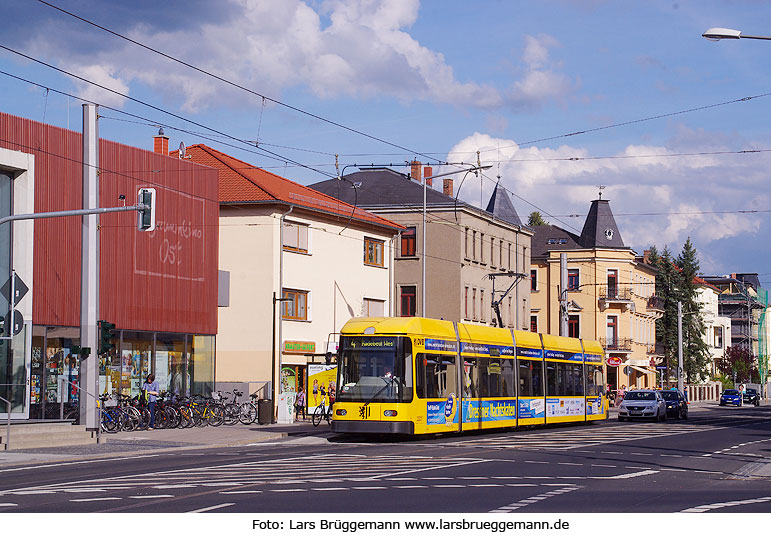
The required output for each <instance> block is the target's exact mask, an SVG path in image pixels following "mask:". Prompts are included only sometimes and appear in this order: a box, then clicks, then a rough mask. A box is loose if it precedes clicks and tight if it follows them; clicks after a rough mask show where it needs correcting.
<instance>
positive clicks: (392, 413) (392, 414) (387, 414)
mask: <svg viewBox="0 0 771 538" xmlns="http://www.w3.org/2000/svg"><path fill="white" fill-rule="evenodd" d="M383 416H384V417H395V416H396V411H394V410H393V409H388V410H386V411H383Z"/></svg>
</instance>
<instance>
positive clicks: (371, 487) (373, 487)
mask: <svg viewBox="0 0 771 538" xmlns="http://www.w3.org/2000/svg"><path fill="white" fill-rule="evenodd" d="M437 487H441V486H437ZM353 489H388V488H386V487H385V486H354V487H353Z"/></svg>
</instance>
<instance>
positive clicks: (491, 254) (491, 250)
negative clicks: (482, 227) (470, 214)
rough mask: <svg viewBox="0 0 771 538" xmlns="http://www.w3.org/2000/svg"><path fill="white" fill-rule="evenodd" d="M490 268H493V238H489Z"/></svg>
mask: <svg viewBox="0 0 771 538" xmlns="http://www.w3.org/2000/svg"><path fill="white" fill-rule="evenodd" d="M490 267H495V238H493V237H491V238H490Z"/></svg>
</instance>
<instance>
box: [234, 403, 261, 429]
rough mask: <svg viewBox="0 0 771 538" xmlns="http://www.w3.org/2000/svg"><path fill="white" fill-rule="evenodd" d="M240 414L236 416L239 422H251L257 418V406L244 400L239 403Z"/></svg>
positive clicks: (247, 423)
mask: <svg viewBox="0 0 771 538" xmlns="http://www.w3.org/2000/svg"><path fill="white" fill-rule="evenodd" d="M240 408H241V409H240V411H241V412H240V415H239V416H238V420H240V421H241V424H246V425H249V424H253V423H254V421H255V420H257V406H255V405H254V404H253V403H251V402H245V403H242V404H241V405H240Z"/></svg>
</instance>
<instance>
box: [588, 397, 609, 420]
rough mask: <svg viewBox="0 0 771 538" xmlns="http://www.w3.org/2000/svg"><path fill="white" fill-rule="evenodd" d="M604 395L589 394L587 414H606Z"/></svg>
mask: <svg viewBox="0 0 771 538" xmlns="http://www.w3.org/2000/svg"><path fill="white" fill-rule="evenodd" d="M604 399H605V398H603V397H602V396H589V397H587V398H586V414H587V415H604V414H605V409H604V405H603V400H604Z"/></svg>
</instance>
